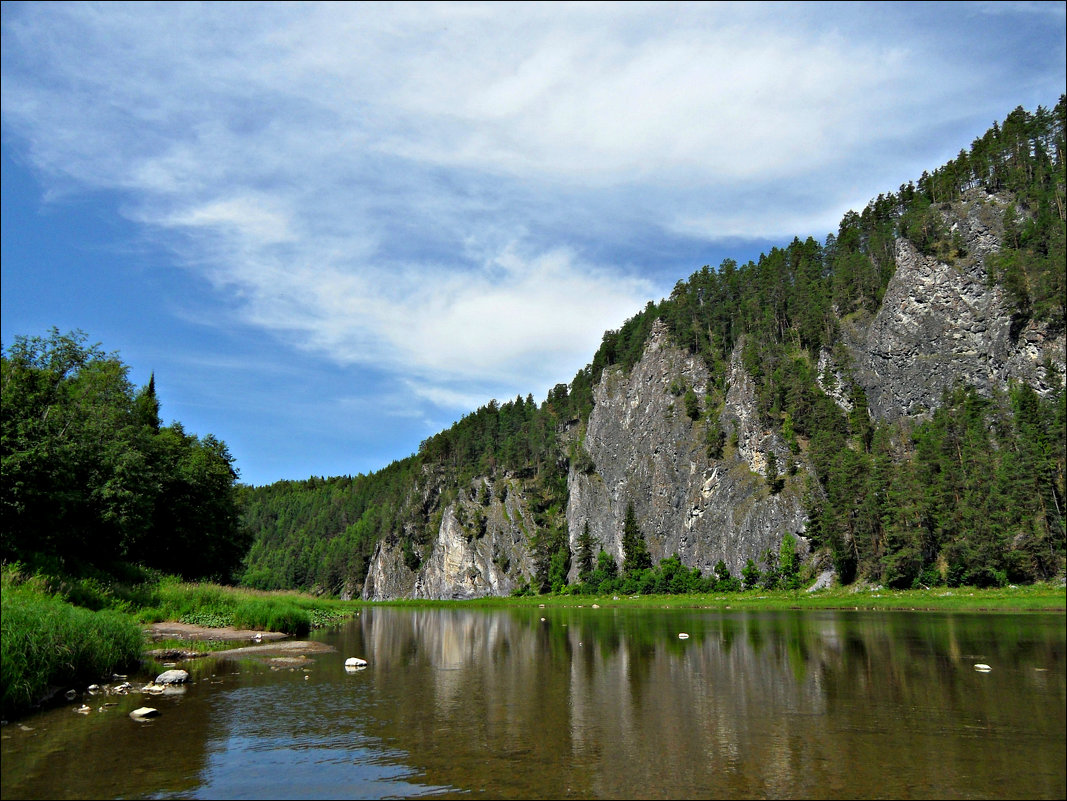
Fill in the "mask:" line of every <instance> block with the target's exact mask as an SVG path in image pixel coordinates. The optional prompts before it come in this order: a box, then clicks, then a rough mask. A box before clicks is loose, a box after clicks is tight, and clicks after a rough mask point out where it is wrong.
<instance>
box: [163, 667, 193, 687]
mask: <svg viewBox="0 0 1067 801" xmlns="http://www.w3.org/2000/svg"><path fill="white" fill-rule="evenodd" d="M187 681H189V672H188V671H186V670H164V671H163V672H162V673H160V674H159V675H158V676H156V681H155V683H156V684H184V683H185V682H187Z"/></svg>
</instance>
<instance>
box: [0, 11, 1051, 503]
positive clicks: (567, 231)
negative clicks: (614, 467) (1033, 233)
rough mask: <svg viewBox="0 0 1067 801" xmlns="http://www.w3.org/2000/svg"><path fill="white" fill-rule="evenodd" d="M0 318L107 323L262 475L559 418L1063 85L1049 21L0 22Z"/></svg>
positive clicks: (200, 425) (372, 466)
mask: <svg viewBox="0 0 1067 801" xmlns="http://www.w3.org/2000/svg"><path fill="white" fill-rule="evenodd" d="M2 28H3V32H2V36H3V38H2V55H0V58H2V93H3V94H2V184H3V186H2V194H3V208H2V226H3V228H2V248H3V250H2V268H0V276H2V296H0V297H2V323H0V329H2V338H3V342H4V344H5V346H6V345H8V344H10V343H11V342H12V340H13V339H14V337H15V336H17V335H41V334H45V333H46V332H47V331H48V330H49V329H50V328H51V327H52V326H56V327H58V328H59V329H60V330H62V331H68V330H72V329H81V330H83V331H85V332H86V334H87V335H88V337H89V339H90V341H92V342H100V343H101V344H102V345H103V347H104V349H105V350H108V351H112V350H116V351H118V352H119V354H120V356H121V357H122V358H123V360H124V361H125V362H126V363H127V364H129V365H130V366H131V378H132V379H133V380H134V381H135V382H136V383H139V384H140V383H144V382H145V381H146V380H147V378H148V375H149V374H150V373H151V372H153V371H154V373H155V375H156V384H157V389H158V392H159V395H160V400H161V402H162V415H163V418H164V422H171V421H173V420H179V421H181V422H182V423H183V424H184V425H185V426H186V428H187V430H189V431H192V432H195V433H198V434H201V435H202V434H207V433H212V434H215V435H216V436H218V437H219V438H221V439H223V440H225V441H226V443H227V444H228V445H229V447H230V450H231V451H232V453H233V455H234V456H235V458H236V462H237V466H238V468H239V469H240V472H241V477H242V480H243V481H245V482H247V483H251V484H264V483H269V482H271V481H274V480H277V479H281V478H306V477H308V476H310V475H325V476H330V475H345V474H356V473H361V472H370V471H373V470H376V469H378V468H380V467H383V466H384V465H386V464H388V463H389V462H390V461H392V460H394V459H399V458H403V457H405V456H407V455H409V454H411V453H412V452H414V451H415V450H417V448H418V445H419V443H420V441H422V440H423V439H425V438H426V437H428V436H430V435H431V434H433V433H435V432H437V431H439V430H441V429H442V428H444V427H446V426H448V425H449V424H451V422H453V421H454V420H456V419H458V418H459V417H461V416H462V415H463V414H465V413H467V412H469V411H472V410H473V409H474V408H476V407H478V406H480V405H482V404H484V403H486V402H487V401H489V400H490V399H491V398H497V399H500V400H505V399H509V398H514V397H515V396H516V395H523V396H525V395H526V394H528V393H532V394H533V395H534V397H535V399H537V400H538V401H540V400H542V399H543V398H544V395H545V393H546V391H547V390H548V389H549V388H550V387H551V386H553V385H554V384H556V383H559V382H566V381H569V380H570V379H571V378H572V377H573V376H574V374H575V372H576V371H577V370H578V369H579V368H581V367H582V366H583V365H585V364H586V363H588V361H589V360H590V359H591V357H592V354H593V352H594V351H595V349H596V347H597V345H598V344H599V341H600V338H601V335H602V334H603V332H604V331H605V330H606V329H608V328H617V327H618V326H619V325H620V324H622V322H623V321H624V320H626V319H627V318H628V317H630V316H632V315H633V314H634V313H636V312H637V311H638V310H640V309H641V308H642V307H643V306H644V305H645V303H646V302H647V301H648V300H658V299H660V298H662V297H664V296H665V295H667V294H669V292H670V289H671V287H673V285H674V284H675V283H676V282H677V281H678V280H679V279H684V278H686V277H688V276H689V275H690V274H691V273H692V272H693V271H694V270H697V269H699V268H700V267H701V266H702V265H704V264H711V265H713V266H715V265H718V263H719V262H720V261H721V260H722V259H723V258H727V257H730V258H735V259H737V260H738V261H740V262H744V261H746V260H748V259H749V258H754V257H757V256H758V254H759V253H760V252H762V251H766V250H767V249H769V248H770V247H771V246H773V245H775V244H784V243H786V242H788V241H789V240H791V239H792V238H793V236H795V235H798V236H801V237H805V236H808V235H812V236H815V237H816V238H818V239H820V240H821V239H823V238H824V237H825V236H826V234H827V233H830V232H832V231H835V230H836V227H837V223H838V222H839V221H840V219H841V216H842V214H843V213H844V212H845V211H847V210H848V209H850V208H855V209H862V207H863V206H864V205H866V203H867V201H868V200H870V199H871V198H872V197H874V196H875V195H877V194H878V193H880V192H889V191H894V190H895V189H897V188H898V187H899V186H900V185H901V184H902V183H904V182H906V181H908V180H911V179H915V178H917V177H918V176H919V175H920V174H921V173H922V171H923V170H926V169H933V168H936V167H937V166H939V165H940V164H942V163H943V162H944V161H946V160H947V159H949V158H952V157H953V156H954V155H955V154H957V153H958V152H959V150H960V149H961V148H963V147H966V146H968V145H969V144H970V142H971V141H973V139H974V138H975V137H977V136H979V135H980V134H982V133H983V132H984V131H985V130H986V129H987V128H988V127H989V126H990V125H991V124H992V123H993V121H995V120H999V119H1002V118H1003V117H1004V116H1005V115H1006V114H1007V113H1008V112H1009V111H1011V110H1012V109H1013V108H1015V107H1016V106H1019V105H1022V106H1024V107H1025V108H1027V109H1029V110H1033V109H1034V108H1035V107H1036V106H1037V105H1039V104H1040V105H1045V106H1049V107H1051V106H1052V105H1054V104H1055V103H1056V101H1057V100H1058V98H1059V96H1060V95H1061V94H1062V93H1064V91H1067V78H1065V68H1064V64H1065V61H1067V52H1065V38H1067V37H1065V4H1064V3H1063V2H1054V3H1008V2H993V3H884V4H883V3H870V4H867V3H827V4H822V3H785V4H777V3H767V4H764V3H737V4H733V3H721V2H716V3H711V4H706V5H705V4H699V3H688V4H679V5H673V4H669V3H653V4H647V5H646V4H643V3H625V4H612V3H593V4H573V5H572V4H563V3H550V4H529V5H527V4H520V3H503V4H492V3H489V4H482V3H475V4H467V3H441V4H435V3H415V4H374V3H359V4H324V5H319V4H315V3H296V4H283V3H269V4H264V5H261V4H242V3H210V4H204V5H201V4H192V3H188V4H186V3H161V4H150V3H134V4H130V5H125V4H120V3H103V4H93V3H58V4H50V3H12V2H6V0H5V2H4V3H3V6H2Z"/></svg>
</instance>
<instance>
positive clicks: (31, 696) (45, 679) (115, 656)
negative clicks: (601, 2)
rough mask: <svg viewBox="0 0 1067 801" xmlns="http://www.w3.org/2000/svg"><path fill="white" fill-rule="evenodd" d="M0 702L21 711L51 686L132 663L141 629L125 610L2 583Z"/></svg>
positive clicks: (141, 644) (94, 676) (141, 645)
mask: <svg viewBox="0 0 1067 801" xmlns="http://www.w3.org/2000/svg"><path fill="white" fill-rule="evenodd" d="M0 606H2V610H0V615H2V617H0V706H2V708H3V714H4V716H5V717H7V716H9V715H12V714H15V713H19V712H23V711H25V710H27V709H29V708H30V707H31V706H33V705H34V704H35V703H37V702H39V701H40V700H41V699H43V698H46V697H47V696H48V695H49V692H50V691H51V690H53V689H62V688H65V687H68V686H70V685H71V684H73V683H75V682H76V681H97V680H100V679H105V678H107V677H109V676H110V675H111V674H112V673H113V672H116V671H122V670H124V669H126V668H128V667H130V666H132V665H135V664H136V663H137V662H138V660H139V659H140V657H141V653H142V652H143V650H144V645H145V638H144V634H143V632H142V631H141V628H140V627H139V626H138V625H137V623H136V622H135V621H134V620H133V619H132V618H131V617H130V616H129V615H127V614H124V613H122V612H117V611H113V610H104V611H100V612H94V611H91V610H88V609H83V608H80V607H76V606H73V605H72V604H69V603H67V602H65V601H63V600H60V599H58V598H55V597H53V596H50V595H47V594H45V593H43V592H41V591H40V589H39V588H36V587H34V586H32V585H31V586H23V587H5V588H4V591H3V595H2V600H0Z"/></svg>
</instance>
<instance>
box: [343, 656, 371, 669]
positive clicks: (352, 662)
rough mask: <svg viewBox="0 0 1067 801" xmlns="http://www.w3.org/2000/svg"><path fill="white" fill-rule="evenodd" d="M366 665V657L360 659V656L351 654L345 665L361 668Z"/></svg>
mask: <svg viewBox="0 0 1067 801" xmlns="http://www.w3.org/2000/svg"><path fill="white" fill-rule="evenodd" d="M366 666H367V660H366V659H360V658H359V657H358V656H350V657H348V659H346V660H345V667H346V668H349V667H351V668H361V667H366Z"/></svg>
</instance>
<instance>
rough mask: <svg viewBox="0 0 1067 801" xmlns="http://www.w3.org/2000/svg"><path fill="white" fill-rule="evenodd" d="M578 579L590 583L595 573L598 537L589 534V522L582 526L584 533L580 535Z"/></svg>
mask: <svg viewBox="0 0 1067 801" xmlns="http://www.w3.org/2000/svg"><path fill="white" fill-rule="evenodd" d="M577 545H578V552H577V562H578V579H579V581H588V580H589V576H590V575H591V574H592V572H593V558H594V557H593V555H594V554H595V553H596V550H597V547H598V543H597V540H596V537H594V536H593V535H592V534H591V533H590V532H589V521H588V520H586V521H585V524H584V525H583V526H582V533H581V534H579V535H578V543H577Z"/></svg>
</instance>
